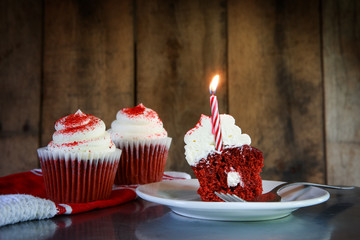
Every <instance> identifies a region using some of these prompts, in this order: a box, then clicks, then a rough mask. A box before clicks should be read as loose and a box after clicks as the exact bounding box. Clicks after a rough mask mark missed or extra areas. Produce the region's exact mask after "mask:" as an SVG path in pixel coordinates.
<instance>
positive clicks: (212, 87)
mask: <svg viewBox="0 0 360 240" xmlns="http://www.w3.org/2000/svg"><path fill="white" fill-rule="evenodd" d="M219 78H220V77H219V75H215V77H213V79H212V81H211V83H210V86H209V91H210V94H215V93H216V88H217V86H218V84H219Z"/></svg>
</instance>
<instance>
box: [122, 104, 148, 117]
mask: <svg viewBox="0 0 360 240" xmlns="http://www.w3.org/2000/svg"><path fill="white" fill-rule="evenodd" d="M145 110H146V108H145V106H144V105H142V104H139V105H137V106H136V107H133V108H124V109H122V110H121V111H123V112H124V113H125V114H126V115H128V116H139V115H142V114H143V113H144V112H145Z"/></svg>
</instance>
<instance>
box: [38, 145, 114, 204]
mask: <svg viewBox="0 0 360 240" xmlns="http://www.w3.org/2000/svg"><path fill="white" fill-rule="evenodd" d="M38 156H39V159H40V163H41V169H42V171H43V177H44V183H45V190H46V194H47V197H48V198H49V199H51V200H53V201H55V202H58V203H84V202H91V201H96V200H104V199H108V198H110V194H111V190H112V185H113V184H114V179H115V175H116V171H117V168H118V165H119V160H120V156H121V150H119V149H116V151H115V152H112V153H102V154H101V153H100V154H99V153H69V152H66V153H61V152H53V151H48V150H47V148H46V147H45V148H39V149H38ZM86 157H87V159H86Z"/></svg>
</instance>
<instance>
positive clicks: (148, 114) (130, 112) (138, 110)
mask: <svg viewBox="0 0 360 240" xmlns="http://www.w3.org/2000/svg"><path fill="white" fill-rule="evenodd" d="M120 111H122V112H123V113H124V114H125V115H126V116H128V117H129V118H137V117H145V118H147V119H156V120H158V121H160V122H161V120H160V118H159V115H158V114H157V113H156V112H155V111H153V110H151V109H150V111H146V107H145V106H144V105H143V104H139V105H137V106H136V107H132V108H124V109H122V110H120Z"/></svg>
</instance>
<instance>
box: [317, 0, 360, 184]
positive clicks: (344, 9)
mask: <svg viewBox="0 0 360 240" xmlns="http://www.w3.org/2000/svg"><path fill="white" fill-rule="evenodd" d="M359 15H360V2H359V1H355V0H354V1H325V2H324V4H323V32H324V37H323V39H324V51H323V53H324V84H325V112H326V146H327V147H326V150H327V170H328V175H327V179H328V182H329V183H330V184H348V185H357V186H360V161H359V156H360V68H359V66H360V18H359Z"/></svg>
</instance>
